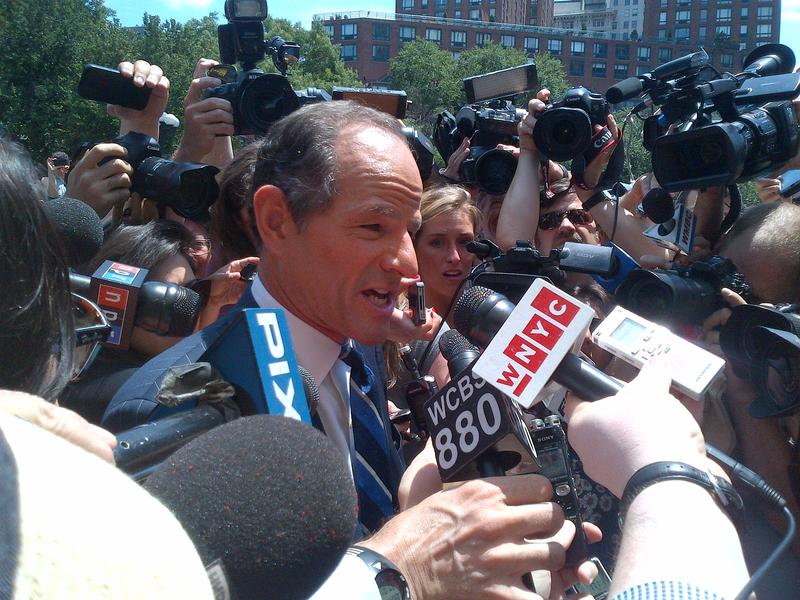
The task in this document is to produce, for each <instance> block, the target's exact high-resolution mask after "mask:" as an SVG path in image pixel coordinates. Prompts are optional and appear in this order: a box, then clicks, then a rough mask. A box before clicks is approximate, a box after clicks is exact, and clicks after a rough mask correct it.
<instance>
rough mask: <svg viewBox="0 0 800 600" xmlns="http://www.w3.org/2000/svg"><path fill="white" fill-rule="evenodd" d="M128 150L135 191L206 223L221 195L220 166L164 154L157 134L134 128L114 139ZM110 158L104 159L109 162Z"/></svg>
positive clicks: (127, 158) (186, 216) (194, 219)
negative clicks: (188, 160) (218, 174)
mask: <svg viewBox="0 0 800 600" xmlns="http://www.w3.org/2000/svg"><path fill="white" fill-rule="evenodd" d="M113 141H114V143H115V144H119V145H120V146H122V147H123V148H125V149H126V150H127V151H128V154H127V156H126V158H125V160H126V162H128V164H130V166H131V168H132V169H133V177H132V178H131V191H132V192H137V193H139V194H141V196H142V197H143V198H149V199H151V200H153V201H154V202H156V203H158V205H159V208H160V209H161V208H163V207H166V206H169V207H170V208H172V209H173V210H174V211H175V212H176V213H178V214H179V215H181V216H182V217H185V218H187V219H190V220H192V221H196V222H198V223H205V222H207V221H208V220H209V218H210V215H209V212H208V209H209V207H210V206H211V205H212V204H214V202H216V200H217V196H218V195H219V186H218V185H217V181H216V179H215V176H216V174H217V173H219V169H217V168H216V167H214V166H211V165H205V164H202V163H191V162H187V163H181V162H175V161H172V160H169V159H167V158H162V157H161V147H160V146H159V145H158V142H157V141H156V140H155V138H152V137H150V136H148V135H145V134H143V133H137V132H133V131H132V132H130V133H128V134H126V135H123V136H120V137H118V138H116V139H114V140H113ZM108 160H112V159H107V160H106V161H104V162H108Z"/></svg>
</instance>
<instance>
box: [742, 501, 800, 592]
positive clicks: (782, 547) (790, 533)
mask: <svg viewBox="0 0 800 600" xmlns="http://www.w3.org/2000/svg"><path fill="white" fill-rule="evenodd" d="M782 512H783V514H784V516H785V517H786V521H787V523H788V526H787V528H786V535H785V536H784V537H783V539H782V540H781V543H780V544H778V545H777V547H776V548H775V550H773V551H772V554H770V555H769V557H767V560H765V561H764V564H762V565H761V566H760V567H759V568H758V570H757V571H756V572H755V573H753V576H752V577H750V580H749V581H748V582H747V583H746V584H745V586H744V587H743V588H742V591H741V592H739V594H738V595H737V596H736V598H734V600H747V598H748V597H749V596H750V594H751V593H752V591H753V589H755V587H756V584H757V583H758V582H759V581H761V578H762V577H764V575H766V574H767V571H769V570H770V569H771V568H772V567H773V566H774V564H775V561H776V560H778V557H779V556H780V555H781V554H783V553H784V552H785V551H786V549H787V548H788V547H789V545H790V544H791V543H792V538H793V537H794V534H795V529H796V523H795V520H794V516H792V511H790V510H789V508H788V507H786V506H784V507H783V510H782Z"/></svg>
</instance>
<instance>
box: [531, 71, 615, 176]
mask: <svg viewBox="0 0 800 600" xmlns="http://www.w3.org/2000/svg"><path fill="white" fill-rule="evenodd" d="M610 112H611V108H610V105H609V103H608V101H606V99H605V97H603V95H602V94H597V93H594V92H591V91H589V90H588V89H586V88H585V87H582V86H579V87H575V88H572V89H569V90H567V92H566V93H565V94H564V97H563V98H562V99H561V100H559V101H558V102H554V103H553V104H552V105H550V106H548V107H547V109H545V111H544V112H543V113H542V114H541V115H540V116H539V117H538V118H537V120H536V127H535V128H534V130H533V139H534V141H535V142H536V147H537V148H538V149H539V151H540V152H541V153H542V154H544V155H545V156H547V157H548V158H550V159H552V160H555V161H565V160H572V159H573V158H575V157H577V156H579V155H581V154H583V153H584V152H586V150H588V149H589V147H590V146H591V143H592V137H593V136H594V127H595V125H600V126H601V127H605V125H606V122H607V119H608V115H609V114H610Z"/></svg>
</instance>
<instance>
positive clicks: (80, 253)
mask: <svg viewBox="0 0 800 600" xmlns="http://www.w3.org/2000/svg"><path fill="white" fill-rule="evenodd" d="M44 212H46V213H47V216H48V217H50V220H51V221H52V223H53V225H55V227H56V229H57V230H58V232H59V233H60V234H61V238H62V240H63V241H64V246H65V249H66V251H67V257H66V258H67V266H69V267H73V268H75V267H78V266H80V265H82V264H84V263H87V262H89V261H90V260H91V259H92V257H93V256H94V255H95V254H97V253H98V252H99V251H100V248H101V247H102V245H103V224H102V223H101V222H100V217H98V216H97V213H96V212H94V210H93V209H92V208H91V207H90V206H89V205H88V204H86V203H85V202H81V201H80V200H75V199H74V198H66V197H64V198H56V199H55V200H48V201H47V202H45V203H44Z"/></svg>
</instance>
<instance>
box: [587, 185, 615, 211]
mask: <svg viewBox="0 0 800 600" xmlns="http://www.w3.org/2000/svg"><path fill="white" fill-rule="evenodd" d="M608 199H609V198H608V196H606V194H605V192H604V191H603V190H597V192H595V193H594V195H593V196H592V197H591V198H589V199H588V200H586V201H585V202H584V203H583V210H592V209H593V208H594V207H595V206H597V205H598V204H600V203H601V202H605V201H606V200H608Z"/></svg>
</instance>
